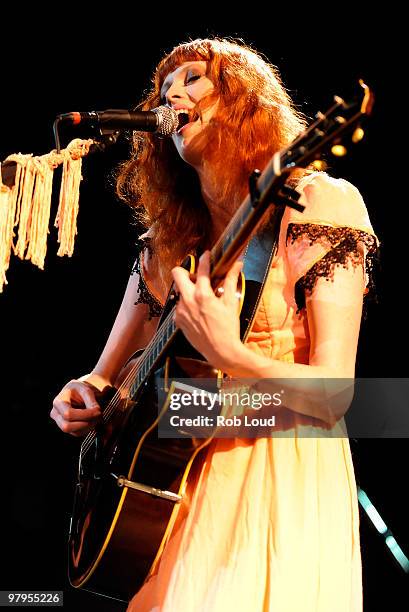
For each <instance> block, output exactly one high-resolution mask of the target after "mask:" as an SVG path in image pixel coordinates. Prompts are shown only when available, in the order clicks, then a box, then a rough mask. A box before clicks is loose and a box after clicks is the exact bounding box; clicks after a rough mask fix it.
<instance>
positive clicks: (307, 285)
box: [286, 223, 379, 312]
mask: <svg viewBox="0 0 409 612" xmlns="http://www.w3.org/2000/svg"><path fill="white" fill-rule="evenodd" d="M300 237H303V238H308V239H309V241H310V245H313V244H314V243H316V242H322V243H324V244H326V245H328V243H329V244H330V245H331V246H332V247H333V248H331V250H330V251H329V252H328V253H327V254H326V255H324V257H322V259H320V260H319V261H317V263H315V264H314V265H313V266H312V267H311V268H310V269H309V270H308V271H307V272H306V274H305V275H304V276H303V277H302V278H300V279H299V280H298V281H297V283H296V285H295V289H294V292H295V301H296V303H297V307H298V310H297V312H300V310H302V309H303V308H305V295H306V293H307V292H308V293H309V294H311V293H312V290H313V288H314V286H315V284H316V282H317V280H318V278H321V277H324V278H325V279H326V280H331V279H332V278H333V275H334V268H335V266H336V265H337V264H339V265H342V266H343V267H344V268H347V267H348V265H349V264H350V263H352V265H353V266H357V265H362V263H363V254H362V252H360V249H359V243H363V244H364V245H365V247H366V256H365V262H364V265H365V273H366V275H367V278H368V282H367V291H366V294H365V297H366V298H370V299H376V294H375V280H374V266H375V263H376V262H377V261H378V255H379V253H378V251H379V249H378V245H377V240H376V238H375V236H373V235H372V234H368V233H367V232H364V231H362V230H359V229H355V228H352V227H329V226H327V225H318V224H313V223H290V224H289V226H288V230H287V239H286V243H287V244H288V241H289V240H290V241H291V242H290V243H291V244H292V243H293V242H295V241H296V240H298V238H300Z"/></svg>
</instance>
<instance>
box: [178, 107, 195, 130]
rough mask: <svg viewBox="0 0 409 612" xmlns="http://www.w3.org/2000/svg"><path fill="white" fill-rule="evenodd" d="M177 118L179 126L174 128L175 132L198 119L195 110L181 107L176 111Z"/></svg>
mask: <svg viewBox="0 0 409 612" xmlns="http://www.w3.org/2000/svg"><path fill="white" fill-rule="evenodd" d="M176 112H177V114H178V118H179V127H178V129H177V130H176V133H177V134H180V133H181V132H182V130H184V129H185V128H186V127H187V126H188V125H190V124H191V123H195V121H197V120H198V119H199V115H198V114H197V112H196V111H195V110H193V109H192V110H190V111H189V110H188V109H187V108H186V109H185V108H181V109H179V110H177V111H176Z"/></svg>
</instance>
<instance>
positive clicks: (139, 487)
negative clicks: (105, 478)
mask: <svg viewBox="0 0 409 612" xmlns="http://www.w3.org/2000/svg"><path fill="white" fill-rule="evenodd" d="M111 475H112V476H113V477H114V478H115V479H116V481H117V485H118V487H126V488H128V489H134V490H135V491H141V492H142V493H147V494H148V495H153V496H154V497H160V498H162V499H167V500H168V501H171V502H174V503H175V504H180V502H181V501H182V499H183V496H182V495H178V494H177V493H172V491H163V490H162V489H157V488H156V487H149V486H148V485H144V484H142V483H141V482H134V481H133V480H128V479H127V478H125V476H116V475H115V474H111Z"/></svg>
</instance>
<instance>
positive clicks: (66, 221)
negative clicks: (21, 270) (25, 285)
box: [0, 138, 94, 293]
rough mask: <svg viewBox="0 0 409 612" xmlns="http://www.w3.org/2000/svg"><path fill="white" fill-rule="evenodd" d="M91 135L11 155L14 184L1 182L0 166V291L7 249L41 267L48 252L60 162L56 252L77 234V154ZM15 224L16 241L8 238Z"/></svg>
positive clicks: (68, 250) (67, 250)
mask: <svg viewBox="0 0 409 612" xmlns="http://www.w3.org/2000/svg"><path fill="white" fill-rule="evenodd" d="M93 142H94V141H93V140H80V139H79V138H76V139H75V140H73V141H72V142H70V144H69V145H68V146H67V148H66V149H63V150H62V151H61V152H60V153H59V154H57V152H56V151H51V153H47V154H46V155H42V156H35V157H34V156H33V155H22V154H21V153H18V154H14V155H10V156H9V157H8V158H7V159H6V161H12V162H16V164H17V166H16V176H15V181H14V185H13V187H12V188H11V189H10V188H9V187H7V186H6V185H3V183H2V180H1V172H0V293H1V292H2V291H3V286H4V285H5V284H7V279H6V271H7V270H8V267H9V263H10V255H11V251H12V250H13V252H14V254H15V255H17V257H20V259H29V260H30V261H31V262H32V263H33V264H35V265H36V266H38V267H39V268H40V269H41V270H43V269H44V260H45V256H46V252H47V236H48V234H49V229H48V227H49V220H50V210H51V195H52V186H53V177H54V169H55V168H57V167H58V166H59V165H61V164H63V172H62V179H61V188H60V200H59V206H58V211H57V215H56V219H55V224H54V225H55V227H58V242H59V243H60V247H59V249H58V252H57V255H60V256H63V255H68V256H71V255H72V254H73V251H74V239H75V236H76V234H77V215H78V203H79V188H80V182H81V180H82V175H81V166H82V158H83V157H84V156H85V155H87V154H88V152H89V149H90V146H91V145H92V144H93ZM17 226H18V236H17V242H16V244H15V245H14V244H13V238H14V237H15V233H14V231H13V229H14V228H15V227H17Z"/></svg>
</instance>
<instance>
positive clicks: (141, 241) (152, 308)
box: [131, 236, 163, 321]
mask: <svg viewBox="0 0 409 612" xmlns="http://www.w3.org/2000/svg"><path fill="white" fill-rule="evenodd" d="M150 242H151V239H150V237H149V236H145V237H143V238H138V239H137V241H136V253H137V257H136V261H135V264H134V266H133V268H132V270H131V274H139V295H138V298H137V300H136V302H135V306H136V305H137V304H147V305H148V307H149V317H148V320H149V321H150V320H151V319H153V317H160V315H161V314H162V310H163V306H162V304H161V303H160V302H159V300H158V299H157V298H156V297H155V296H154V295H153V293H152V292H151V290H150V289H149V287H148V285H147V283H146V281H145V277H144V274H143V271H142V269H141V254H142V252H143V251H144V250H145V249H146V250H147V251H148V254H149V257H152V254H153V250H152V245H151V243H150Z"/></svg>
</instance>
